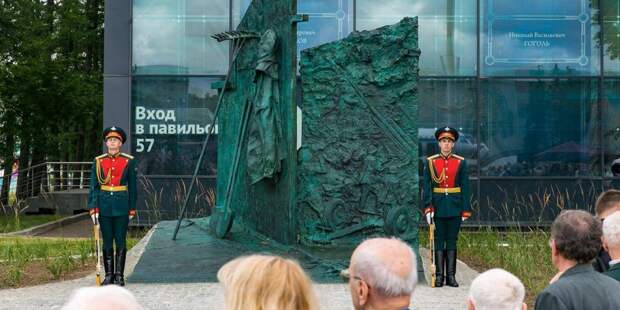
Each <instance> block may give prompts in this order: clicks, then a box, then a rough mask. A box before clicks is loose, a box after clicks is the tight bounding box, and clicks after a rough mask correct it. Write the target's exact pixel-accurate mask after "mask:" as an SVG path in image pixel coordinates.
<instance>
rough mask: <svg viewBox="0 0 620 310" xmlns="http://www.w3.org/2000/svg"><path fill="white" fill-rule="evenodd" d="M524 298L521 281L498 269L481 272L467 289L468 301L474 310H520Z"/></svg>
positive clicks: (523, 288)
mask: <svg viewBox="0 0 620 310" xmlns="http://www.w3.org/2000/svg"><path fill="white" fill-rule="evenodd" d="M524 298H525V287H524V286H523V283H521V280H519V278H517V277H516V276H514V275H513V274H512V273H510V272H508V271H506V270H504V269H500V268H495V269H491V270H488V271H485V272H483V273H482V274H480V275H479V276H478V277H476V279H474V281H473V282H472V283H471V287H470V288H469V299H470V300H471V302H472V303H473V304H474V308H475V309H476V310H520V309H521V308H522V304H523V299H524Z"/></svg>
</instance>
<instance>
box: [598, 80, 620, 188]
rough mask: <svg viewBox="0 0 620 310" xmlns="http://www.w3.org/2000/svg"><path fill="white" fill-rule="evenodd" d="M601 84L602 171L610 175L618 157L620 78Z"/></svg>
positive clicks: (619, 154)
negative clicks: (603, 154) (602, 91)
mask: <svg viewBox="0 0 620 310" xmlns="http://www.w3.org/2000/svg"><path fill="white" fill-rule="evenodd" d="M603 85H604V86H605V89H604V99H603V100H602V104H603V113H602V114H603V148H604V152H605V170H604V171H605V176H612V175H613V174H612V172H611V164H612V162H613V161H614V160H615V159H617V158H620V80H607V81H605V83H604V84H603ZM618 176H620V175H618ZM619 188H620V187H619Z"/></svg>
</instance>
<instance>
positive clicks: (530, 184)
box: [472, 178, 602, 226]
mask: <svg viewBox="0 0 620 310" xmlns="http://www.w3.org/2000/svg"><path fill="white" fill-rule="evenodd" d="M601 187H602V183H601V181H600V180H592V179H576V180H575V179H573V180H567V179H562V178H553V179H540V178H523V179H504V178H483V179H481V180H480V199H479V201H478V204H477V206H479V207H478V208H475V207H474V208H473V209H474V212H473V215H472V220H474V221H480V222H484V223H486V224H489V225H502V226H503V225H507V224H508V225H540V224H550V223H551V222H553V220H554V219H555V218H556V217H557V216H558V214H559V213H560V212H561V211H562V210H566V209H581V210H586V211H588V212H590V213H594V212H593V211H594V202H595V201H596V197H597V196H598V195H599V194H600V193H601Z"/></svg>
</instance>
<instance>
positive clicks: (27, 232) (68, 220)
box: [0, 212, 89, 237]
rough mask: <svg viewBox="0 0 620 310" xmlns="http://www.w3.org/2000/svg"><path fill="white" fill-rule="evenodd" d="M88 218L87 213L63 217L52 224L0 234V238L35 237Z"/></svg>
mask: <svg viewBox="0 0 620 310" xmlns="http://www.w3.org/2000/svg"><path fill="white" fill-rule="evenodd" d="M88 217H89V215H88V212H84V213H80V214H76V215H73V216H69V217H64V218H61V219H59V220H56V221H53V222H49V223H45V224H41V225H38V226H34V227H30V228H27V229H22V230H20V231H14V232H10V233H4V234H0V237H15V236H36V235H40V234H43V233H45V232H48V231H50V230H52V229H56V228H59V227H62V226H66V225H69V224H73V223H75V222H79V221H81V220H83V219H85V218H88Z"/></svg>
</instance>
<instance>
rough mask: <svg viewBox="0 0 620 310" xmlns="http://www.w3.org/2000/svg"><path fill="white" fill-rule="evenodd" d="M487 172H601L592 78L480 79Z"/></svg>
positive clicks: (484, 167) (483, 164)
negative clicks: (482, 81)
mask: <svg viewBox="0 0 620 310" xmlns="http://www.w3.org/2000/svg"><path fill="white" fill-rule="evenodd" d="M482 85H483V86H482V90H481V94H482V98H481V109H482V113H481V118H482V120H481V126H482V127H481V131H480V132H481V137H480V138H481V141H482V142H483V143H484V145H486V146H487V147H488V150H489V152H488V154H487V155H485V156H481V157H480V161H481V174H482V175H486V176H577V175H585V176H593V175H600V151H599V150H600V148H599V145H598V142H597V138H596V131H597V129H596V128H597V125H596V124H597V123H598V122H597V117H598V116H597V110H596V109H597V83H596V81H595V80H549V81H545V80H533V79H532V80H517V81H514V80H495V81H485V82H484V83H483V84H482Z"/></svg>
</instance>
